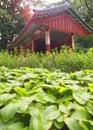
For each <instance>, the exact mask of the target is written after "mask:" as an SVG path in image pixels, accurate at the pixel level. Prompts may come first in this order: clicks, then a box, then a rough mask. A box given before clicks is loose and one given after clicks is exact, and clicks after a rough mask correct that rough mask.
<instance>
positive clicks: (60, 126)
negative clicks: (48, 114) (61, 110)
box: [53, 120, 64, 129]
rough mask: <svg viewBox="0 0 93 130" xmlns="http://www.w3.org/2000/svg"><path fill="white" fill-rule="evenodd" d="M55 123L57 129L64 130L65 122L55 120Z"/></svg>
mask: <svg viewBox="0 0 93 130" xmlns="http://www.w3.org/2000/svg"><path fill="white" fill-rule="evenodd" d="M53 123H54V125H55V127H56V128H57V129H62V127H63V126H64V122H57V121H56V120H54V122H53Z"/></svg>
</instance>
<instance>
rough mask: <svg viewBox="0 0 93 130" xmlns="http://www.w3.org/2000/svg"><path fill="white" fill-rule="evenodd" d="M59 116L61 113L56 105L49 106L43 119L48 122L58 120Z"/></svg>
mask: <svg viewBox="0 0 93 130" xmlns="http://www.w3.org/2000/svg"><path fill="white" fill-rule="evenodd" d="M59 115H60V111H59V110H58V108H57V107H56V106H55V105H50V106H48V107H47V108H46V109H45V110H44V112H43V117H44V119H45V120H46V121H50V120H54V119H57V118H58V117H59Z"/></svg>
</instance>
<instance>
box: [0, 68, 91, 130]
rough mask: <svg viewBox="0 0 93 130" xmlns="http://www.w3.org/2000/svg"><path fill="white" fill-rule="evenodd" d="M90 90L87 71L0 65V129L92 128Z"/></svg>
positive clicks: (87, 129) (65, 129)
mask: <svg viewBox="0 0 93 130" xmlns="http://www.w3.org/2000/svg"><path fill="white" fill-rule="evenodd" d="M74 77H75V78H74ZM92 89H93V71H90V70H84V71H77V72H74V73H70V74H68V73H62V72H61V71H59V70H55V71H51V72H50V71H48V70H47V69H40V68H33V69H30V68H27V67H23V68H20V69H8V68H6V67H0V130H49V129H50V130H52V129H53V130H60V129H61V130H92V129H93V90H92ZM59 90H62V91H61V92H60V91H59Z"/></svg>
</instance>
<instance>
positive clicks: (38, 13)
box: [32, 4, 93, 33]
mask: <svg viewBox="0 0 93 130" xmlns="http://www.w3.org/2000/svg"><path fill="white" fill-rule="evenodd" d="M63 12H67V13H69V14H70V15H71V16H72V17H73V18H74V19H75V20H76V21H77V22H78V23H79V24H81V25H82V26H83V27H84V28H85V29H86V30H87V31H88V32H89V33H93V28H92V27H91V26H89V25H88V24H87V23H86V22H85V21H83V20H82V19H81V18H80V17H79V15H77V13H76V12H75V11H74V10H73V9H72V8H71V6H70V5H69V6H68V5H66V4H62V5H60V6H57V7H52V8H49V9H43V10H34V16H33V17H32V19H36V20H38V19H39V20H40V19H43V18H45V17H50V16H53V15H56V14H61V13H63Z"/></svg>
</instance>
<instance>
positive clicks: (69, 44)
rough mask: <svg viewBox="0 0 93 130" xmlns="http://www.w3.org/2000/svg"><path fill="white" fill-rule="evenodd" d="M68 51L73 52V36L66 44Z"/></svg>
mask: <svg viewBox="0 0 93 130" xmlns="http://www.w3.org/2000/svg"><path fill="white" fill-rule="evenodd" d="M66 45H67V47H68V48H69V49H72V51H74V35H72V36H71V37H70V40H69V41H68V43H67V44H66Z"/></svg>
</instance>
